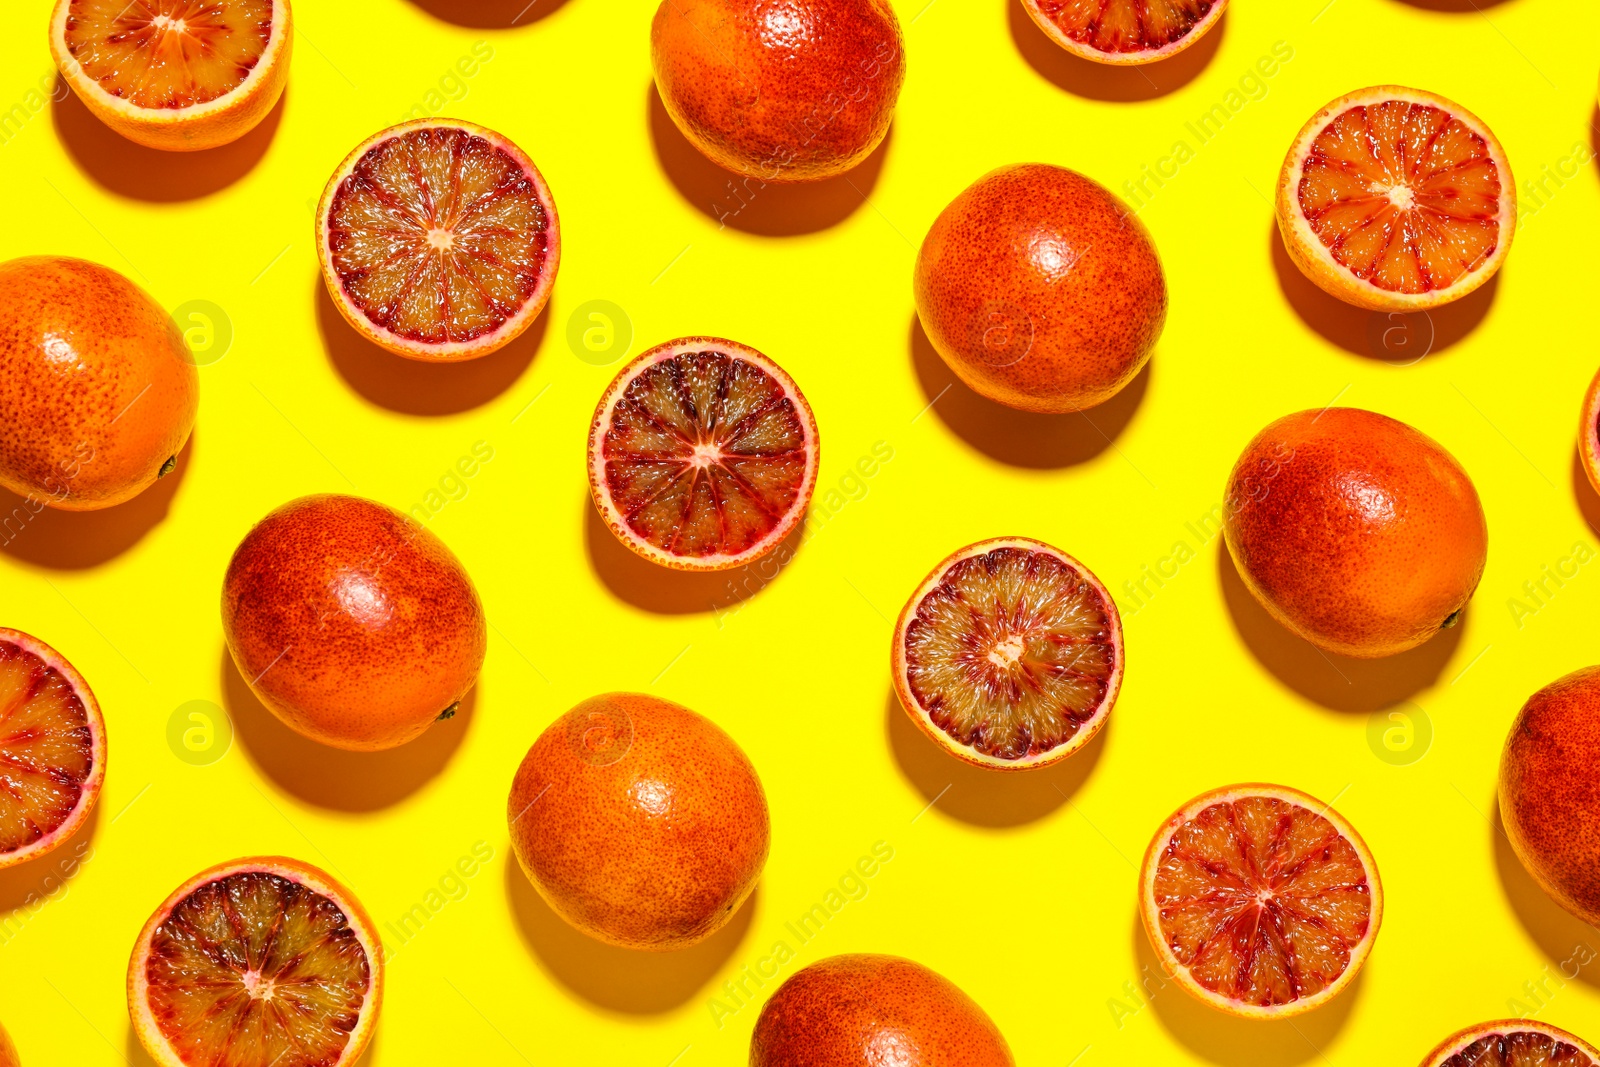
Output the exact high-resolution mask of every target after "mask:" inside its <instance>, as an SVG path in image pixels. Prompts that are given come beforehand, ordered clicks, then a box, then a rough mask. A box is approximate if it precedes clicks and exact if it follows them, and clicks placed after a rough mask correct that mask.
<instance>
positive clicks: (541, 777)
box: [506, 693, 769, 950]
mask: <svg viewBox="0 0 1600 1067" xmlns="http://www.w3.org/2000/svg"><path fill="white" fill-rule="evenodd" d="M506 819H507V821H508V822H509V823H510V827H511V844H512V847H513V848H514V849H515V850H516V853H517V861H518V862H519V863H520V864H521V865H522V869H523V871H524V872H525V873H526V874H527V876H528V879H529V880H530V881H531V882H533V884H534V887H535V888H536V889H538V891H539V895H540V896H542V897H543V898H544V899H545V901H546V903H548V904H549V905H550V907H551V908H552V909H553V910H554V911H555V912H556V913H557V914H558V915H560V916H561V917H562V918H563V919H565V920H566V921H567V922H569V923H571V924H572V925H573V926H575V927H577V928H578V929H579V930H582V931H583V932H584V933H586V934H588V935H589V936H591V937H594V938H597V939H599V940H601V941H605V942H607V943H609V944H613V945H621V946H623V947H625V948H635V949H652V950H663V949H675V948H683V947H686V946H688V945H692V944H694V943H696V942H698V941H703V940H705V939H706V938H708V937H710V936H711V935H712V934H714V933H716V932H717V931H718V930H720V929H721V928H722V927H723V926H725V925H726V924H727V922H728V920H729V919H731V918H732V917H733V913H734V912H735V911H736V910H738V907H739V905H740V904H742V903H743V902H744V899H745V898H746V897H748V896H749V895H750V891H751V890H752V889H754V888H755V885H756V880H757V879H758V878H760V877H761V868H762V867H763V866H764V865H765V864H766V862H767V843H768V838H769V826H768V821H767V797H766V794H765V793H764V792H763V791H762V789H761V779H760V778H758V777H756V770H755V768H754V767H753V766H751V764H750V760H749V758H748V757H746V756H745V754H744V752H743V751H742V750H741V749H740V748H739V746H738V745H737V744H736V743H735V742H734V740H733V738H731V737H729V736H728V735H727V734H726V733H724V732H723V731H722V729H721V727H719V726H717V724H716V723H714V722H712V721H711V720H710V719H707V718H704V717H702V716H700V715H697V714H695V713H694V712H692V711H690V710H689V709H688V708H685V707H683V706H681V705H679V704H674V703H672V702H671V701H667V700H660V699H657V698H656V697H652V696H646V695H644V694H640V693H607V694H605V695H603V696H597V697H590V698H589V699H588V700H585V701H583V702H582V703H581V704H579V705H577V706H576V707H574V708H573V709H572V710H571V711H569V712H567V713H566V714H565V715H563V716H561V717H560V718H559V719H557V720H556V721H555V722H553V723H551V724H550V725H549V726H548V727H547V728H546V729H545V731H544V732H543V733H542V734H540V735H539V738H538V740H537V741H535V742H534V743H533V747H532V748H530V749H528V754H527V755H526V756H525V757H524V758H523V760H522V764H521V765H520V766H519V767H518V768H517V774H516V777H515V779H514V780H513V781H512V783H511V795H510V798H509V799H508V800H507V802H506Z"/></svg>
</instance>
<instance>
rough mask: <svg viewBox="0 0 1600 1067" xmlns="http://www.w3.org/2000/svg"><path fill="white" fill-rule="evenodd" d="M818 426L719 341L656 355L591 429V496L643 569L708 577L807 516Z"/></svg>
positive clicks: (619, 386)
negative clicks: (649, 564)
mask: <svg viewBox="0 0 1600 1067" xmlns="http://www.w3.org/2000/svg"><path fill="white" fill-rule="evenodd" d="M819 449H820V446H819V444H818V441H817V420H816V419H815V418H814V417H813V416H812V414H811V405H810V404H808V403H806V398H805V396H804V395H803V394H802V393H801V392H800V387H799V386H798V385H796V384H795V383H794V379H793V378H791V377H789V375H787V374H786V373H784V371H783V368H782V367H779V366H778V365H777V364H776V363H774V362H772V360H770V359H768V358H767V357H766V356H763V355H762V354H761V353H760V352H757V351H756V350H755V349H753V348H748V347H746V346H745V345H741V344H739V343H737V342H735V341H727V340H723V339H722V338H720V337H683V338H679V339H678V340H676V341H668V342H667V343H666V344H661V345H657V346H656V347H654V348H652V349H650V351H648V352H645V353H644V354H643V355H641V356H639V357H638V358H637V359H635V360H633V361H632V362H631V363H629V364H628V365H627V366H625V367H623V368H622V370H621V371H620V372H619V373H618V374H617V376H616V378H615V379H614V380H613V381H612V383H611V386H610V387H609V388H608V389H607V390H606V391H605V395H604V396H602V397H601V398H600V404H599V406H598V407H596V408H595V412H594V420H593V421H592V422H591V423H590V424H589V489H590V492H591V494H592V495H593V497H594V504H595V507H597V508H599V509H600V515H601V517H602V518H604V519H605V522H606V525H607V526H609V527H610V528H611V532H612V533H614V534H616V535H617V537H618V538H619V539H620V540H621V541H622V543H623V544H625V545H627V546H628V547H629V548H631V549H633V550H634V551H635V552H637V553H638V554H639V555H641V556H643V557H644V558H645V559H648V560H651V561H653V562H655V563H660V564H662V565H663V566H666V567H673V568H676V569H679V570H695V571H715V570H723V569H726V568H728V567H738V566H741V565H743V564H746V563H749V562H751V561H753V560H757V559H760V558H761V557H762V556H765V555H766V554H767V553H769V552H771V551H772V550H773V549H775V548H777V547H778V546H779V545H780V544H782V543H783V540H784V538H786V537H788V536H789V534H790V533H792V532H793V531H794V529H795V527H797V526H798V525H799V524H800V521H801V519H803V518H804V517H805V513H806V506H807V505H808V504H810V503H811V491H812V489H813V488H815V487H816V484H817V462H818V457H819Z"/></svg>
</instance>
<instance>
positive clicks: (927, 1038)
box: [750, 954, 1016, 1067]
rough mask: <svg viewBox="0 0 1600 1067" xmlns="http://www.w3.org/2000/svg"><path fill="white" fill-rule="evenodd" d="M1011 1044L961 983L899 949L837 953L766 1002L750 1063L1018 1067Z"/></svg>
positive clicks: (755, 1066) (761, 1066)
mask: <svg viewBox="0 0 1600 1067" xmlns="http://www.w3.org/2000/svg"><path fill="white" fill-rule="evenodd" d="M1015 1062H1016V1061H1015V1060H1013V1059H1012V1058H1011V1049H1010V1048H1009V1047H1008V1046H1007V1045H1006V1039H1005V1037H1004V1036H1003V1035H1002V1034H1001V1033H1000V1030H999V1028H998V1027H996V1026H995V1024H994V1022H993V1020H991V1019H990V1018H989V1016H988V1014H986V1013H985V1012H984V1010H983V1009H982V1008H981V1007H979V1006H978V1005H977V1003H976V1002H974V1001H973V999H972V998H971V997H969V996H967V995H966V994H965V993H963V992H962V991H961V990H960V989H959V988H958V987H957V986H956V985H955V983H953V982H951V981H950V980H949V979H947V978H945V977H944V976H942V975H940V974H938V973H936V972H935V971H932V970H929V969H928V968H927V967H924V966H923V965H922V964H920V963H915V962H913V961H911V960H907V959H901V958H900V957H898V956H878V955H868V954H851V955H845V956H832V957H830V958H828V959H825V960H820V961H818V962H817V963H813V964H812V965H811V966H809V967H807V968H805V969H804V970H801V971H798V972H796V973H795V974H794V976H793V977H791V978H790V979H789V980H788V981H787V982H784V983H783V985H782V986H780V987H779V988H778V991H777V992H776V993H774V994H773V995H772V997H771V999H769V1000H768V1001H767V1002H766V1004H765V1005H763V1006H762V1008H761V1017H760V1018H759V1019H757V1020H756V1029H755V1033H754V1034H753V1035H751V1038H750V1067H1012V1065H1013V1064H1014V1063H1015Z"/></svg>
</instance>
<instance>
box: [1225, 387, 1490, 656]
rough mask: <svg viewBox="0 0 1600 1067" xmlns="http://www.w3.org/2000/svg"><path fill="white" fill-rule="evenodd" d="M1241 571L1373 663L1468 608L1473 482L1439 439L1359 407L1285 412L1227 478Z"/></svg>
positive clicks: (1475, 538)
mask: <svg viewBox="0 0 1600 1067" xmlns="http://www.w3.org/2000/svg"><path fill="white" fill-rule="evenodd" d="M1225 501H1226V503H1225V505H1224V507H1225V511H1226V517H1225V522H1224V527H1223V529H1224V533H1225V535H1226V540H1227V543H1228V551H1229V552H1230V553H1231V554H1232V556H1233V561H1234V563H1235V564H1236V565H1237V566H1238V568H1239V576H1240V578H1242V579H1243V580H1244V584H1245V585H1246V586H1247V587H1248V588H1249V590H1250V591H1251V592H1252V593H1254V594H1255V597H1256V599H1257V600H1259V601H1260V602H1261V603H1262V605H1263V606H1264V607H1265V608H1266V609H1267V611H1268V612H1269V613H1270V614H1271V615H1272V616H1273V617H1274V618H1275V619H1277V620H1278V621H1279V622H1280V623H1282V624H1283V625H1284V626H1286V627H1288V628H1289V629H1290V630H1292V631H1294V632H1295V633H1296V634H1299V635H1300V636H1301V637H1303V638H1305V639H1306V640H1307V641H1310V642H1311V643H1312V644H1314V645H1316V646H1318V647H1319V648H1322V649H1325V650H1327V651H1329V652H1335V653H1339V654H1341V655H1345V656H1355V657H1360V658H1363V659H1373V658H1377V657H1380V656H1392V655H1394V654H1395V653H1398V652H1404V651H1405V650H1406V649H1409V648H1415V647H1416V646H1417V645H1420V644H1422V643H1423V642H1424V641H1427V640H1428V639H1429V638H1431V637H1433V636H1434V635H1435V634H1437V633H1438V632H1439V630H1440V629H1441V628H1443V627H1445V626H1449V625H1453V624H1454V622H1455V616H1456V614H1457V613H1458V612H1460V611H1461V609H1462V608H1464V607H1466V605H1467V601H1468V600H1469V599H1471V597H1472V593H1473V591H1474V590H1475V589H1477V587H1478V579H1480V578H1481V577H1482V576H1483V565H1484V559H1485V556H1486V554H1487V552H1488V544H1489V531H1488V526H1487V524H1486V522H1485V521H1484V517H1483V506H1482V504H1481V503H1480V502H1479V500H1478V493H1477V490H1476V489H1474V488H1473V486H1472V481H1471V479H1469V478H1468V477H1467V473H1466V471H1464V470H1462V469H1461V465H1460V464H1459V463H1457V462H1456V461H1455V459H1454V458H1453V457H1452V456H1451V455H1450V453H1448V452H1446V451H1445V450H1444V448H1443V446H1441V445H1440V444H1439V443H1438V442H1437V441H1435V440H1433V439H1432V438H1431V437H1428V436H1427V435H1426V434H1423V433H1421V432H1419V431H1417V430H1415V429H1412V428H1411V427H1410V426H1407V425H1406V424H1405V423H1403V422H1399V421H1397V420H1395V419H1391V418H1389V417H1388V416H1386V415H1379V414H1376V413H1374V412H1371V411H1363V410H1361V409H1359V408H1326V409H1323V410H1322V411H1302V412H1299V413H1297V414H1294V415H1287V416H1285V417H1283V418H1281V419H1279V420H1278V421H1276V422H1274V423H1272V424H1271V425H1269V426H1268V427H1267V428H1266V429H1264V430H1262V431H1261V432H1260V433H1259V434H1257V435H1256V437H1255V439H1254V440H1253V441H1251V442H1250V444H1249V445H1248V446H1246V447H1245V450H1244V453H1243V454H1242V455H1240V457H1239V461H1238V462H1237V463H1236V464H1234V468H1233V473H1232V474H1231V475H1229V477H1228V488H1227V495H1226V497H1225Z"/></svg>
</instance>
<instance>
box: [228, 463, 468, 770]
mask: <svg viewBox="0 0 1600 1067" xmlns="http://www.w3.org/2000/svg"><path fill="white" fill-rule="evenodd" d="M222 629H223V633H224V635H225V636H226V638H227V641H228V648H229V650H230V651H231V652H232V653H233V660H234V662H235V663H236V664H238V667H239V673H240V674H242V675H243V676H244V679H245V681H247V682H249V684H250V688H251V689H252V690H253V691H254V692H255V694H256V696H258V697H259V698H260V699H261V702H262V703H263V704H265V705H266V706H267V707H268V708H269V709H271V710H272V712H273V713H274V714H275V715H277V716H278V718H280V719H282V720H283V721H284V722H285V723H287V724H288V725H289V726H290V727H291V728H292V729H294V730H295V731H297V732H299V733H301V734H304V735H305V736H306V737H310V738H313V739H314V740H317V741H321V742H323V743H325V744H329V745H333V746H335V747H337V748H346V749H354V750H358V751H373V750H377V749H385V748H393V747H395V746H396V745H401V744H404V743H405V742H407V741H410V740H411V739H413V738H415V737H417V736H418V735H419V734H421V733H422V732H423V731H424V730H426V729H427V728H428V726H429V724H431V723H432V722H433V721H434V720H435V719H438V718H441V717H448V716H449V715H451V714H453V713H454V711H455V706H456V704H457V703H459V702H460V700H461V698H462V697H464V696H465V695H466V693H467V690H469V689H471V688H472V686H473V684H474V683H475V682H476V681H477V680H478V670H479V668H481V667H482V666H483V656H484V651H485V648H486V646H487V644H488V631H487V629H486V624H485V622H484V617H483V605H482V604H481V603H480V602H479V601H478V593H477V590H476V589H474V588H473V585H472V579H471V578H469V577H468V576H467V572H466V570H465V568H463V567H462V566H461V563H460V561H459V560H457V559H456V557H455V556H454V555H453V554H452V553H451V552H450V549H448V548H446V547H445V545H444V542H442V541H440V540H439V539H438V538H437V537H435V536H434V535H433V533H432V532H430V531H429V530H427V529H426V528H424V527H423V526H422V525H421V524H420V523H418V522H417V521H416V520H414V519H412V518H410V517H409V516H406V515H402V514H400V513H399V512H398V511H394V510H392V509H390V508H387V507H384V506H383V505H382V504H377V503H374V502H373V501H370V500H362V499H361V498H359V497H353V496H336V495H331V494H330V495H323V496H308V497H301V498H300V499H299V500H294V501H290V502H289V503H287V504H285V505H283V506H282V507H280V508H278V509H277V510H276V511H274V512H272V513H271V514H270V515H268V516H267V517H266V518H264V519H262V520H261V521H260V522H259V523H257V524H256V526H255V528H254V529H252V530H251V531H250V532H249V533H248V534H247V535H245V538H244V540H243V541H241V542H240V543H239V547H238V548H237V549H235V550H234V553H233V559H232V561H230V562H229V564H228V574H227V577H226V579H225V580H224V581H223V586H222Z"/></svg>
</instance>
